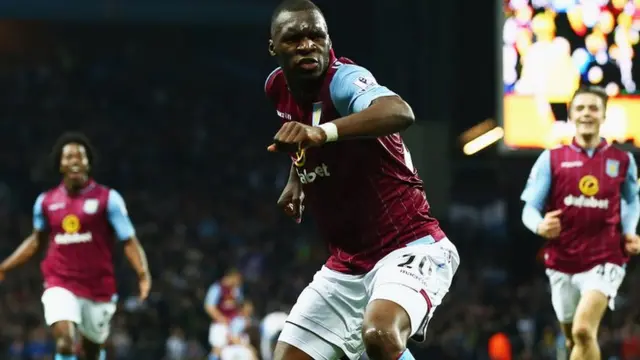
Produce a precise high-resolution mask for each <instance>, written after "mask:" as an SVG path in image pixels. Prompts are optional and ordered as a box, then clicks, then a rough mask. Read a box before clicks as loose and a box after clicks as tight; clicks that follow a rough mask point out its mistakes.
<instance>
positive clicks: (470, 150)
mask: <svg viewBox="0 0 640 360" xmlns="http://www.w3.org/2000/svg"><path fill="white" fill-rule="evenodd" d="M503 137H504V130H503V129H502V128H501V127H499V126H498V127H494V128H493V129H491V130H489V131H487V132H486V133H484V134H482V135H480V136H478V137H477V138H475V139H473V140H471V141H469V142H468V143H466V144H464V146H463V147H462V152H464V154H465V155H473V154H475V153H477V152H478V151H480V150H482V149H484V148H486V147H487V146H489V145H491V144H493V143H495V142H496V141H498V140H500V139H502V138H503Z"/></svg>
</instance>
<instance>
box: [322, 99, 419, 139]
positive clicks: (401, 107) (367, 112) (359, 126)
mask: <svg viewBox="0 0 640 360" xmlns="http://www.w3.org/2000/svg"><path fill="white" fill-rule="evenodd" d="M414 122H415V115H414V114H413V110H412V109H411V106H409V104H407V103H406V102H405V101H404V100H402V98H400V97H399V96H385V97H380V98H377V99H375V100H373V101H372V102H371V105H370V106H369V107H368V108H366V109H364V110H362V111H360V112H357V113H354V114H351V115H349V116H345V117H342V118H339V119H336V120H334V121H332V122H331V123H332V124H334V125H335V127H336V129H337V135H338V136H339V138H340V139H354V138H361V137H381V136H387V135H391V134H395V133H398V132H401V131H403V130H406V129H407V128H408V127H409V126H411V125H412V124H413V123H414ZM329 131H330V130H329Z"/></svg>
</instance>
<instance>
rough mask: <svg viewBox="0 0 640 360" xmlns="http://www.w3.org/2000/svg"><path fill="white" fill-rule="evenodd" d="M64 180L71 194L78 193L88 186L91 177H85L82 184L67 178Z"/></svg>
mask: <svg viewBox="0 0 640 360" xmlns="http://www.w3.org/2000/svg"><path fill="white" fill-rule="evenodd" d="M62 182H63V184H64V188H65V189H67V192H68V193H69V194H77V193H79V192H80V191H81V190H82V189H84V188H85V187H86V186H87V184H88V183H89V179H88V178H85V179H84V180H83V181H82V183H80V184H77V183H74V182H72V181H71V180H69V179H67V178H64V179H63V180H62Z"/></svg>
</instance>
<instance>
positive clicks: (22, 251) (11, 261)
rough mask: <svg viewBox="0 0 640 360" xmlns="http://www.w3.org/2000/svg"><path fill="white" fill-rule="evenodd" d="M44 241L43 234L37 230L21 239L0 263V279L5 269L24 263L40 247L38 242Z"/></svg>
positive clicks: (8, 269)
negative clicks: (18, 244) (15, 247)
mask: <svg viewBox="0 0 640 360" xmlns="http://www.w3.org/2000/svg"><path fill="white" fill-rule="evenodd" d="M42 241H46V239H45V234H44V233H43V232H41V231H38V230H33V232H32V233H31V235H29V236H27V238H26V239H24V240H23V241H22V243H21V244H20V246H18V248H17V249H16V250H15V251H14V252H13V253H12V254H11V255H10V256H9V257H8V258H7V259H6V260H4V261H3V262H2V263H1V264H0V280H2V279H3V278H4V274H5V273H6V272H7V271H10V270H12V269H15V268H16V267H18V266H20V265H22V264H24V263H26V262H27V261H29V259H31V257H33V255H34V254H35V253H36V251H38V248H40V243H41V242H42Z"/></svg>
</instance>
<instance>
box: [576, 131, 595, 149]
mask: <svg viewBox="0 0 640 360" xmlns="http://www.w3.org/2000/svg"><path fill="white" fill-rule="evenodd" d="M576 142H577V143H578V145H580V147H581V148H583V149H595V148H596V147H597V146H598V145H599V144H600V136H599V135H598V134H587V135H584V134H583V135H576Z"/></svg>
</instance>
